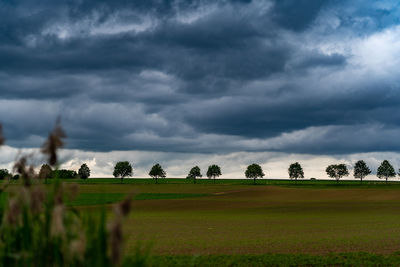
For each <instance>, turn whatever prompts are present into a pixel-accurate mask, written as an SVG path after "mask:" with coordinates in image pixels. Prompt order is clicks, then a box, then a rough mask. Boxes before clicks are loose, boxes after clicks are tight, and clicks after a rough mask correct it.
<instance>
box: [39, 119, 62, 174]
mask: <svg viewBox="0 0 400 267" xmlns="http://www.w3.org/2000/svg"><path fill="white" fill-rule="evenodd" d="M64 138H66V135H65V132H64V130H63V129H62V127H61V124H60V122H59V121H57V123H56V126H55V127H54V129H53V131H52V132H51V133H50V134H49V137H48V138H47V140H46V142H45V143H44V144H43V146H42V153H43V154H45V155H47V156H48V159H47V161H48V163H49V164H50V165H51V166H55V165H56V164H57V150H58V149H59V148H62V147H63V146H64V141H63V139H64Z"/></svg>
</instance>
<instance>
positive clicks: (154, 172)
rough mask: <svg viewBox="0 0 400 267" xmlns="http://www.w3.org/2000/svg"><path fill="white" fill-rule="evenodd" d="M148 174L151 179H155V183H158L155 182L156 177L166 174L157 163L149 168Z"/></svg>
mask: <svg viewBox="0 0 400 267" xmlns="http://www.w3.org/2000/svg"><path fill="white" fill-rule="evenodd" d="M149 175H150V176H151V177H152V178H153V179H156V184H157V183H158V182H157V179H158V178H165V177H166V176H167V174H166V173H165V171H164V169H163V168H162V167H161V165H160V164H158V163H157V164H156V165H154V166H153V167H152V168H151V170H150V172H149Z"/></svg>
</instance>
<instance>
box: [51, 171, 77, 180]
mask: <svg viewBox="0 0 400 267" xmlns="http://www.w3.org/2000/svg"><path fill="white" fill-rule="evenodd" d="M51 177H52V178H60V179H72V178H77V177H78V173H77V172H76V171H74V170H65V169H61V170H54V171H53V172H52V174H51Z"/></svg>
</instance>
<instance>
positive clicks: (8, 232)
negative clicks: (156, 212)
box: [0, 121, 149, 267]
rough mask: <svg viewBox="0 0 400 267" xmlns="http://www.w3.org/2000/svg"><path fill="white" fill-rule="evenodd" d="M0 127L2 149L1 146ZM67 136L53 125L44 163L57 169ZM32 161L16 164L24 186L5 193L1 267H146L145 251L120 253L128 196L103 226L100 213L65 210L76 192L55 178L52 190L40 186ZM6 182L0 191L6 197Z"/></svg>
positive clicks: (0, 141)
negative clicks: (58, 159) (60, 150)
mask: <svg viewBox="0 0 400 267" xmlns="http://www.w3.org/2000/svg"><path fill="white" fill-rule="evenodd" d="M1 130H2V128H1V125H0V145H2V144H3V143H4V138H3V134H2V131H1ZM65 137H66V135H65V133H64V131H63V129H62V128H61V126H60V123H59V121H58V122H57V124H56V126H55V128H54V130H53V131H52V132H51V133H50V134H49V137H48V139H47V140H46V142H45V143H44V145H43V147H42V150H41V152H42V153H43V154H44V155H46V156H47V158H48V160H47V161H48V164H49V165H50V166H52V167H56V169H57V166H58V164H57V162H58V161H57V150H58V149H59V148H62V147H63V145H64V142H63V139H64V138H65ZM30 157H32V155H30V156H23V157H21V158H20V159H19V160H18V161H17V162H16V163H15V165H14V171H15V172H17V173H19V174H20V176H21V179H22V182H23V184H22V185H21V186H18V187H17V188H16V190H15V191H11V192H9V193H8V195H9V197H8V198H7V201H5V205H4V206H1V207H0V218H1V221H0V223H1V225H0V266H97V267H100V266H145V265H146V261H147V258H148V255H149V249H146V250H145V252H143V250H141V249H140V248H138V249H137V250H136V254H137V255H132V256H131V257H126V256H124V254H123V233H122V223H123V219H124V218H125V217H126V216H127V215H128V214H129V211H130V208H131V206H130V205H131V199H132V196H129V197H128V198H126V199H125V200H123V201H122V202H120V203H118V204H116V205H115V206H114V213H115V216H114V218H113V219H112V220H111V221H109V222H108V221H107V218H106V211H105V208H104V207H103V208H102V210H101V212H100V213H87V214H84V215H82V214H80V213H79V211H78V210H76V209H74V208H73V207H68V208H67V207H66V205H65V201H64V200H65V197H68V198H69V199H73V198H74V197H75V196H76V194H77V190H78V187H77V186H76V185H74V184H70V185H64V184H63V183H61V181H60V179H58V178H57V177H55V178H56V179H55V181H54V183H52V184H51V185H50V186H45V185H43V180H42V179H40V177H39V175H37V174H36V173H35V171H34V168H33V166H28V160H29V158H30ZM7 185H8V183H4V184H3V185H2V187H1V188H0V194H6V193H5V189H6V188H7Z"/></svg>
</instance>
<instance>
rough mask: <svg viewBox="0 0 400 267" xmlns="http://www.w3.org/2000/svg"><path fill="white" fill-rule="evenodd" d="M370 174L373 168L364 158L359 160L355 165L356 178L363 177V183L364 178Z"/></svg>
mask: <svg viewBox="0 0 400 267" xmlns="http://www.w3.org/2000/svg"><path fill="white" fill-rule="evenodd" d="M369 174H371V170H370V169H369V167H368V166H367V164H366V163H365V162H364V161H363V160H359V161H357V162H356V164H355V165H354V178H357V179H361V183H362V180H363V179H364V178H365V177H366V176H367V175H369Z"/></svg>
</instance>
